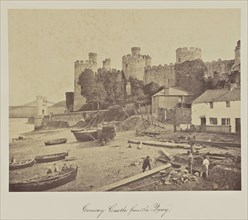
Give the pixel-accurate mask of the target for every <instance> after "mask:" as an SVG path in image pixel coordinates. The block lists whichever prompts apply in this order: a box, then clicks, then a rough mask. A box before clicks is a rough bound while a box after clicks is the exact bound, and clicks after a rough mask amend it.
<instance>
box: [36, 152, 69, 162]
mask: <svg viewBox="0 0 248 220" xmlns="http://www.w3.org/2000/svg"><path fill="white" fill-rule="evenodd" d="M66 156H68V152H63V153H57V154H48V155H41V156H36V157H35V161H36V162H37V163H46V162H52V161H57V160H63V159H65V157H66Z"/></svg>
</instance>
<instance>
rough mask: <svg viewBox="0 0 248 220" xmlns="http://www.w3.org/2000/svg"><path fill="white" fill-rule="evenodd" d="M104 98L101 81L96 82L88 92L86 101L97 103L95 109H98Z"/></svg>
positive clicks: (105, 95)
mask: <svg viewBox="0 0 248 220" xmlns="http://www.w3.org/2000/svg"><path fill="white" fill-rule="evenodd" d="M106 98H107V93H106V91H105V89H104V86H103V84H102V83H101V82H97V83H96V84H95V86H94V88H93V90H92V91H91V92H90V93H89V94H88V97H87V103H93V104H95V103H97V109H98V110H99V108H100V106H102V105H103V104H105V101H106Z"/></svg>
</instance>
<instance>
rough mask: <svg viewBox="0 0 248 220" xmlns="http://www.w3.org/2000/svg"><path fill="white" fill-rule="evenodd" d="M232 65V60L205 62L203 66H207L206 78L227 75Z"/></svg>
mask: <svg viewBox="0 0 248 220" xmlns="http://www.w3.org/2000/svg"><path fill="white" fill-rule="evenodd" d="M233 64H234V60H221V59H218V61H212V62H206V63H205V65H206V66H207V72H206V76H207V77H214V75H215V74H218V75H219V76H221V75H224V74H228V73H230V72H231V69H232V66H233Z"/></svg>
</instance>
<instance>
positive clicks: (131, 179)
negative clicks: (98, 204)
mask: <svg viewBox="0 0 248 220" xmlns="http://www.w3.org/2000/svg"><path fill="white" fill-rule="evenodd" d="M169 167H171V164H170V163H168V164H164V165H162V166H160V167H156V168H154V169H152V170H148V171H145V172H142V173H139V174H137V175H135V176H131V177H128V178H126V179H123V180H120V181H118V182H115V183H112V184H109V185H106V186H103V187H100V188H98V189H96V191H110V190H113V189H115V188H117V187H120V186H123V185H126V184H128V183H131V182H134V181H137V180H140V179H143V178H145V177H148V176H151V175H152V174H155V173H158V172H159V171H160V170H164V169H167V168H169Z"/></svg>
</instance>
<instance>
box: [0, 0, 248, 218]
mask: <svg viewBox="0 0 248 220" xmlns="http://www.w3.org/2000/svg"><path fill="white" fill-rule="evenodd" d="M33 8H37V9H38V8H39V9H42V8H43V9H90V8H94V9H141V8H142V9H163V8H164V9H169V8H170V9H171V8H175V9H179V8H180V9H182V8H184V9H190V8H208V9H215V8H218V9H224V8H226V9H228V8H229V9H232V8H235V9H240V10H241V39H240V40H241V42H242V46H241V79H242V81H241V100H242V101H241V118H242V123H241V146H242V147H241V155H242V163H241V164H242V167H241V173H242V189H241V191H218V192H212V191H211V192H209V191H200V192H197V191H191V192H187V191H186V192H185V191H182V192H173V191H169V192H59V193H58V192H43V193H40V192H38V193H33V192H32V193H31V192H29V193H26V192H20V193H11V192H8V182H9V173H8V172H9V171H8V168H9V167H8V166H9V157H8V156H6V155H9V148H8V145H9V143H8V141H9V139H8V131H9V126H8V116H9V112H8V111H9V110H8V106H9V100H8V96H9V90H8V89H9V88H8V87H9V86H8V85H9V77H8V72H9V67H8V14H7V13H8V9H33ZM246 136H247V2H246V1H175V2H171V1H132V2H131V1H116V2H113V1H91V2H90V1H72V2H71V1H1V145H0V146H1V152H0V155H1V160H0V161H1V172H0V176H1V179H0V180H1V191H0V193H1V209H0V213H1V214H0V217H1V219H4V220H5V219H6V220H7V219H71V220H73V219H247V217H248V216H247V155H248V154H247V137H246ZM87 204H89V205H91V206H92V207H93V208H94V209H97V210H102V209H103V210H106V212H104V214H103V215H101V216H100V217H99V216H98V214H99V212H84V211H83V207H85V206H86V205H87ZM115 204H118V206H119V207H125V206H126V207H129V208H131V207H133V206H135V205H137V206H138V207H140V208H143V207H146V206H147V205H151V204H160V206H161V208H163V209H168V212H167V213H166V214H165V215H164V216H162V217H161V213H157V212H152V211H151V212H145V211H144V212H139V213H135V214H131V215H127V214H126V213H124V212H123V213H122V212H119V213H111V212H109V211H108V210H109V207H111V206H113V205H115ZM96 213H98V214H96Z"/></svg>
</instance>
